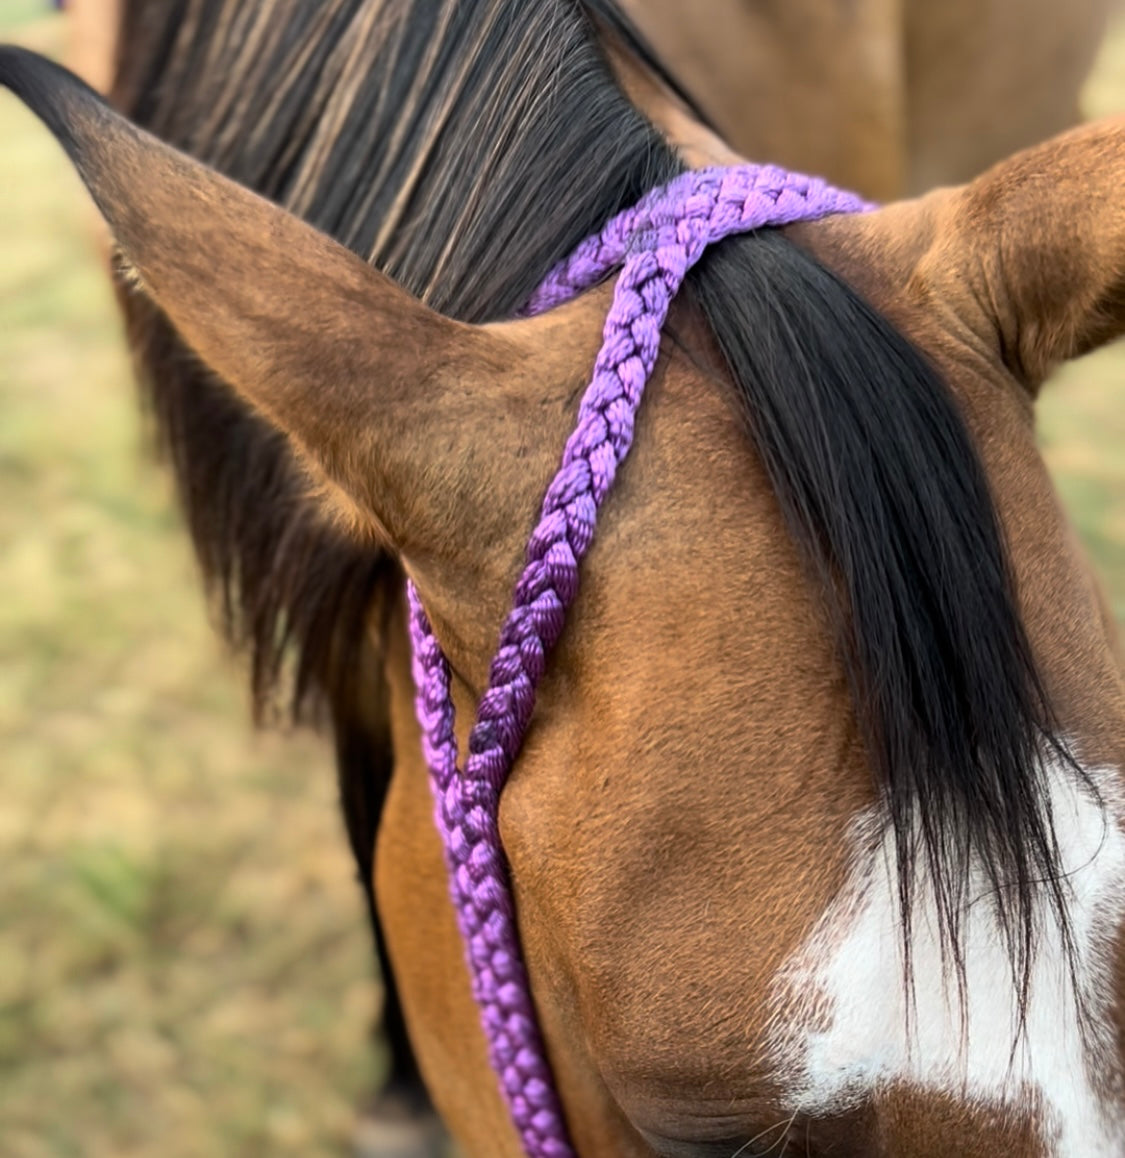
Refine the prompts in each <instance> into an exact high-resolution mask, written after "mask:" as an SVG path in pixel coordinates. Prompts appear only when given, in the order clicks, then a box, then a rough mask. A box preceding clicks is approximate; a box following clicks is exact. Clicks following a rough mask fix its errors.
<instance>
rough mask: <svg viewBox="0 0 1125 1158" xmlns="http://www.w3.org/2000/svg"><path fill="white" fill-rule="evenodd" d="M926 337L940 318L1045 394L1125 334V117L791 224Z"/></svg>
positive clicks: (945, 328) (944, 327) (946, 328)
mask: <svg viewBox="0 0 1125 1158" xmlns="http://www.w3.org/2000/svg"><path fill="white" fill-rule="evenodd" d="M792 233H793V235H794V237H795V239H796V240H798V241H799V242H801V243H802V244H807V245H808V247H809V248H810V249H812V250H813V251H814V252H815V253H816V254H817V256H818V257H820V258H821V259H822V260H824V261H825V262H826V263H827V264H828V265H829V266H832V267H834V268H836V269H838V270H839V272H841V273H842V274H844V276H846V277H847V278H848V280H849V281H851V282H853V283H854V284H855V285H856V287H857V288H858V289H860V290H861V291H862V292H865V293H866V294H867V295H868V296H869V297H870V298H871V299H872V300H873V301H874V303H875V304H876V305H878V306H879V307H880V308H882V309H884V310H885V311H886V312H887V313H888V314H889V315H890V316H891V317H892V318H894V319H895V320H896V321H898V322H899V323H900V324H902V326H903V328H904V329H905V330H907V332H909V333H910V334H912V335H914V336H921V337H923V338H924V337H925V335H926V334H927V333H929V334H931V335H932V334H936V333H937V331H938V330H941V331H942V333H943V334H944V336H946V337H951V338H953V339H954V340H955V341H957V342H960V343H961V344H962V345H963V346H964V345H969V346H971V347H973V348H974V349H975V350H976V351H977V352H978V353H981V354H986V355H987V356H989V357H990V358H991V359H992V360H994V361H995V360H999V361H1000V362H1001V363H1002V364H1003V366H1004V368H1005V369H1006V370H1007V371H1008V372H1010V373H1011V374H1013V375H1014V376H1015V377H1016V378H1017V379H1018V380H1019V381H1020V382H1021V383H1022V384H1023V385H1024V386H1025V387H1027V389H1028V390H1029V391H1031V392H1032V393H1033V394H1034V392H1035V391H1036V390H1037V389H1038V388H1039V386H1040V385H1041V384H1042V382H1043V380H1044V379H1045V378H1046V376H1047V375H1048V374H1049V373H1050V371H1051V370H1052V368H1053V367H1054V366H1056V365H1057V364H1058V363H1060V362H1063V361H1066V360H1067V359H1069V358H1075V357H1078V356H1079V355H1081V354H1084V353H1087V352H1089V351H1090V350H1093V349H1095V348H1096V347H1098V346H1101V345H1104V344H1105V343H1106V342H1109V341H1111V340H1113V339H1114V338H1117V337H1120V336H1122V335H1123V334H1125V117H1117V118H1112V119H1109V120H1106V121H1100V122H1097V123H1095V124H1091V125H1086V126H1083V127H1082V128H1079V129H1076V130H1073V131H1072V132H1069V133H1065V134H1063V135H1062V136H1060V137H1056V138H1054V139H1053V140H1050V141H1047V142H1046V143H1045V144H1042V145H1038V146H1036V147H1035V148H1032V149H1028V150H1026V151H1025V152H1022V153H1018V154H1016V155H1015V156H1014V157H1011V158H1009V159H1008V160H1005V161H1002V162H1001V163H1000V164H998V165H996V166H995V167H994V168H992V169H990V170H989V171H988V172H987V173H985V174H984V175H983V176H981V177H978V178H977V179H976V180H975V181H972V182H971V183H969V184H968V185H964V186H961V187H959V188H955V189H939V190H936V191H935V192H933V193H930V194H928V195H927V196H925V197H922V198H919V199H918V200H916V201H905V202H900V203H898V204H895V205H890V206H888V207H886V208H885V209H882V210H879V211H878V212H876V213H872V214H869V215H866V216H864V217H856V218H833V219H830V220H825V221H822V222H815V223H813V224H811V225H808V226H800V227H797V228H796V229H794V230H793V231H792Z"/></svg>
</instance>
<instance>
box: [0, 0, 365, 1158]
mask: <svg viewBox="0 0 1125 1158" xmlns="http://www.w3.org/2000/svg"><path fill="white" fill-rule="evenodd" d="M43 9H44V5H43V4H42V3H41V2H40V0H36V2H34V3H31V2H27V3H22V0H21V2H20V3H13V0H0V39H3V38H5V37H6V36H11V35H12V33H13V31H16V32H17V33H18V36H19V38H20V39H21V40H23V41H25V42H28V43H31V44H33V45H35V46H37V47H42V48H49V49H55V48H58V47H59V46H60V34H61V29H62V25H61V22H60V21H59V19H58V18H54V17H47V18H44V16H43ZM21 16H22V17H23V19H22V20H20V19H18V18H19V17H21ZM92 225H93V218H92V212H91V210H90V209H89V207H88V200H87V198H86V197H85V194H84V192H83V191H82V189H81V187H80V185H79V183H78V181H77V178H75V176H74V175H73V173H72V171H71V169H70V166H69V165H68V164H67V163H66V162H65V160H64V158H63V156H62V154H61V151H60V150H59V148H58V146H57V145H56V144H55V143H54V141H53V139H52V138H51V137H50V136H49V134H48V133H46V132H45V131H44V129H43V128H42V126H41V125H40V124H39V122H38V121H36V120H35V119H34V118H33V117H31V116H30V115H29V114H28V113H27V112H26V111H25V110H24V108H23V107H22V106H21V105H20V104H19V103H18V102H17V101H15V100H13V99H11V98H10V97H9V95H8V94H7V93H6V92H5V93H2V94H0V864H2V865H3V871H2V872H0V1155H3V1158H17V1156H18V1158H33V1156H40V1155H42V1156H44V1158H45V1156H47V1155H51V1156H52V1158H54V1156H59V1158H63V1156H71V1155H75V1156H77V1155H83V1156H91V1158H94V1156H97V1158H101V1156H105V1158H127V1156H130V1155H142V1154H143V1155H153V1154H161V1155H163V1156H165V1158H189V1156H195V1158H198V1156H212V1155H235V1154H237V1155H257V1154H269V1155H275V1154H276V1155H285V1154H294V1155H296V1154H301V1155H302V1156H305V1155H322V1154H324V1155H327V1154H338V1153H341V1152H343V1150H344V1146H345V1142H346V1139H347V1137H348V1134H349V1130H350V1126H351V1121H352V1115H353V1107H354V1105H355V1103H356V1102H357V1101H358V1100H359V1098H360V1097H361V1096H362V1094H363V1093H365V1092H367V1091H368V1090H369V1089H370V1087H371V1084H372V1081H373V1077H374V1074H373V1070H374V1066H375V1064H376V1059H375V1057H374V1054H373V1052H372V1051H371V1049H370V1047H369V1045H368V1043H367V1034H368V1032H369V1027H370V1024H371V1020H372V1017H373V1014H374V1011H375V1004H376V1000H377V992H376V988H375V985H374V982H373V980H372V977H373V966H372V964H371V952H370V938H369V934H368V932H367V929H366V918H365V917H364V915H363V912H362V909H361V904H360V897H359V894H358V890H357V888H356V886H355V884H354V883H353V872H352V868H351V863H350V858H349V855H348V854H347V853H346V847H345V842H344V840H343V834H342V825H341V822H340V820H339V818H338V809H337V806H336V802H335V788H334V776H333V773H332V770H331V765H330V763H329V759H328V753H327V750H326V746H325V745H324V744H322V743H321V742H318V741H317V740H316V739H314V738H312V737H310V736H308V735H294V736H277V735H254V734H253V733H252V732H251V730H250V728H249V727H248V725H247V702H246V701H247V697H246V695H245V692H244V685H245V680H244V679H243V678H242V676H241V673H240V672H239V671H238V670H237V668H236V667H235V665H233V664H232V663H231V662H230V661H229V660H227V659H226V658H225V657H224V656H223V654H222V650H221V646H220V644H219V643H218V641H217V638H216V636H215V634H214V632H213V631H212V630H211V628H210V626H209V624H208V622H207V619H206V613H205V610H204V607H203V601H202V599H201V598H200V591H199V582H198V577H197V574H196V571H195V566H194V563H193V561H192V558H191V556H190V552H189V549H188V546H187V541H186V535H185V533H184V532H183V531H182V529H181V526H180V521H179V519H178V517H177V516H176V515H175V514H174V512H173V505H172V500H171V494H170V486H169V483H168V478H167V474H166V472H165V471H164V470H162V469H159V468H157V467H156V466H155V465H153V464H152V462H151V460H150V458H149V456H148V455H147V454H146V453H145V450H144V447H145V440H144V437H143V432H142V430H141V428H140V420H139V418H138V408H137V406H136V403H135V399H134V392H133V389H132V384H131V378H130V373H129V369H128V365H127V362H126V357H125V354H124V351H123V349H122V343H121V340H120V334H119V324H118V319H117V312H116V307H115V305H114V303H113V301H112V299H111V297H110V294H109V292H108V287H107V283H106V279H105V277H104V275H103V272H102V268H101V264H100V256H99V253H98V250H97V245H96V241H95V233H94V231H93V229H92V228H91V227H92Z"/></svg>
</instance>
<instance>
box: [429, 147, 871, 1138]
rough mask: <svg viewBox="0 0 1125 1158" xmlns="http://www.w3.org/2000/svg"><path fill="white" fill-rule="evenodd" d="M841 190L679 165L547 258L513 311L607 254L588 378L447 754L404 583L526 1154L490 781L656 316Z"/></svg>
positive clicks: (553, 299)
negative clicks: (711, 263) (551, 263)
mask: <svg viewBox="0 0 1125 1158" xmlns="http://www.w3.org/2000/svg"><path fill="white" fill-rule="evenodd" d="M870 208H871V206H869V205H867V204H866V203H865V202H863V201H862V200H861V199H860V198H858V197H856V196H855V195H854V194H851V193H845V192H842V191H840V190H838V189H834V188H832V187H831V186H829V185H827V184H825V183H824V182H823V181H821V180H819V179H816V178H810V177H803V176H800V175H799V174H796V173H788V172H786V171H784V170H782V169H777V168H773V167H771V166H757V165H745V166H739V167H738V168H731V169H706V170H702V171H697V172H689V173H684V174H683V175H681V176H680V177H678V178H676V179H675V180H674V181H672V182H671V183H670V184H668V185H666V186H664V187H663V188H660V189H654V190H653V191H652V192H650V193H649V194H647V196H645V197H644V198H643V199H642V200H641V201H640V202H639V203H638V204H637V205H636V206H634V207H633V208H632V209H627V210H625V211H624V212H622V213H620V214H618V215H617V216H616V217H614V218H613V220H611V221H610V222H609V224H608V225H606V227H605V228H604V229H603V230H602V231H601V233H599V234H597V235H596V236H594V237H590V238H588V239H587V240H586V241H584V242H583V243H582V244H581V245H579V247H578V248H577V249H576V250H575V251H574V253H573V254H572V255H571V256H570V257H569V258H567V259H566V260H565V261H563V262H562V263H561V264H560V265H558V266H556V267H555V269H554V270H552V271H551V273H550V274H549V275H548V276H547V279H546V281H544V283H543V284H542V286H540V288H539V289H538V290H537V291H536V293H535V295H534V296H533V297H532V299H531V301H530V302H529V303H528V305H527V307H526V308H525V309H524V311H523V312H524V314H525V315H534V314H539V313H542V312H544V311H545V310H549V309H551V308H552V307H553V306H557V305H560V304H562V303H563V302H566V301H569V300H570V299H571V298H574V297H576V296H577V295H578V294H580V293H582V292H583V291H585V290H587V289H589V288H590V287H592V286H594V285H596V284H597V283H598V282H600V281H602V280H603V279H604V278H605V277H606V276H607V275H608V274H609V273H611V272H612V271H613V270H615V269H617V268H619V267H620V270H621V272H620V274H619V275H618V278H617V284H616V287H615V289H614V294H613V304H612V305H611V306H610V310H609V315H608V316H607V318H606V322H605V329H604V340H603V343H602V348H601V351H600V352H599V354H598V357H597V361H596V362H595V364H594V373H593V378H592V380H591V382H590V385H589V387H587V390H586V393H585V395H584V396H583V399H582V404H581V407H580V408H579V412H578V422H577V426H576V428H575V430H574V433H573V434H572V435H571V436H570V439H569V441H568V442H567V444H566V449H565V450H564V452H563V457H562V465H561V466H560V468H559V471H558V474H556V475H555V478H554V481H553V482H552V483H551V485H550V487H548V489H547V495H546V497H545V498H544V500H543V508H542V512H541V514H540V517H539V522H538V524H537V526H536V527H535V530H534V531H533V532H532V535H531V539H530V541H529V543H528V546H527V564H526V566H525V567H524V571H523V574H522V575H521V576H520V579H519V582H518V583H517V584H516V589H515V595H514V597H513V600H512V610H511V612H510V614H509V615H508V618H507V620H506V622H505V623H504V626H503V630H502V631H501V633H500V645H499V648H498V649H497V652H496V656H495V658H494V659H493V661H492V668H491V672H490V676H489V686H488V690H487V691H486V692H485V693H484V696H483V698H482V699H481V702H480V706H479V708H478V709H477V719H476V723H475V724H474V726H473V730H472V733H471V738H470V741H469V756H468V759H467V760H466V761H465V766H464V769H459V768H458V767H457V740H456V737H455V735H454V711H453V700H452V698H451V695H450V676H449V665H448V664H447V662H446V659H445V656H444V654H443V653H442V650H441V646H440V644H439V643H438V641H437V640H436V639H435V637H434V634H433V631H432V629H431V627H430V623H429V620H428V619H427V617H426V613H425V611H424V610H423V609H422V604H421V601H420V600H419V597H418V592H417V590H416V589H415V588H414V585H413V584H412V583H410V584H408V586H407V594H408V598H409V603H410V637H411V643H412V645H413V655H414V661H413V671H414V681H415V686H416V689H417V691H416V699H415V707H416V711H417V715H418V722H419V724H420V725H421V728H422V739H423V748H424V751H425V756H426V761H427V763H428V765H429V768H430V778H431V785H432V788H433V792H434V798H435V802H436V820H437V826H438V829H439V830H440V832H441V836H442V840H443V841H444V843H445V853H446V861H447V864H448V867H449V878H450V892H451V894H452V898H453V905H454V908H455V909H456V911H457V918H458V923H459V925H460V928H461V936H462V937H463V938H464V941H465V946H466V951H467V955H468V963H469V971H470V974H471V976H472V988H473V997H474V999H475V1000H476V1003H477V1005H478V1006H479V1007H480V1013H481V1021H482V1023H483V1026H484V1032H485V1036H486V1037H487V1039H488V1047H489V1053H490V1056H491V1060H492V1066H493V1069H495V1071H496V1074H497V1076H498V1077H499V1079H500V1085H501V1089H502V1091H503V1095H504V1098H505V1100H506V1101H507V1103H508V1107H509V1109H510V1111H511V1115H512V1120H513V1122H514V1123H515V1126H516V1129H517V1130H518V1131H519V1134H520V1137H521V1139H522V1140H523V1146H524V1151H525V1152H526V1154H527V1155H529V1158H564V1156H572V1155H573V1153H574V1151H573V1149H572V1147H571V1145H570V1142H569V1139H568V1136H567V1129H566V1123H565V1120H564V1118H563V1112H562V1106H561V1103H560V1101H559V1097H558V1094H557V1093H556V1091H555V1086H554V1081H553V1078H552V1075H551V1069H550V1064H549V1062H548V1060H547V1056H546V1052H545V1050H544V1047H543V1040H542V1036H541V1034H540V1032H539V1026H538V1022H537V1020H536V1015H535V1006H534V1004H533V1002H532V998H531V992H530V988H529V985H528V978H527V972H526V969H525V967H524V963H523V956H522V954H521V951H520V940H519V929H518V927H517V923H516V914H515V908H514V905H513V902H512V893H511V887H510V881H509V876H508V866H507V861H506V860H505V857H504V851H503V849H502V848H501V846H500V831H499V825H498V813H499V805H500V793H501V792H502V790H503V788H504V784H505V782H506V781H507V779H508V774H509V772H510V771H511V768H512V764H513V762H514V761H515V758H516V756H517V755H518V754H519V751H520V747H521V745H522V743H523V738H524V733H525V732H526V730H527V726H528V723H529V722H530V720H531V713H532V709H533V708H534V706H535V689H536V687H537V686H538V684H539V681H540V679H541V678H542V676H543V672H544V670H545V669H546V666H547V657H548V656H549V654H550V652H551V649H552V648H553V647H554V645H555V644H556V642H557V641H558V639H559V636H560V635H561V634H562V630H563V625H564V623H565V620H566V611H567V608H568V607H569V606H570V604H571V603H572V602H573V600H574V597H575V595H576V594H577V591H578V565H579V562H580V561H581V559H582V557H583V556H584V555H585V554H586V552H587V551H588V550H589V548H590V543H591V542H592V540H593V537H594V525H595V521H596V519H597V513H598V508H599V507H600V506H601V503H602V501H603V499H604V498H605V496H606V494H607V493H608V491H609V488H610V486H611V485H612V483H613V479H614V475H615V474H616V473H617V468H618V467H619V466H620V465H621V463H622V461H623V460H624V458H625V455H626V454H627V453H628V452H629V447H630V445H631V444H632V441H633V421H634V417H635V415H636V413H637V407H638V406H639V405H640V401H641V396H642V394H643V393H644V388H645V383H646V382H647V381H648V379H649V375H650V374H651V373H652V370H653V367H654V366H655V364H656V359H657V356H658V354H659V352H660V331H661V328H662V327H663V325H664V320H665V318H666V317H667V316H668V308H669V306H670V304H671V302H672V299H673V297H675V295H676V292H677V290H679V288H680V286H681V284H682V283H683V280H684V277H685V276H686V274H687V272H688V270H690V269H691V267H692V266H693V265H694V264H695V263H696V262H697V261H698V260H699V258H700V257H701V256H702V254H703V251H704V250H705V249H706V248H707V246H708V245H710V244H712V243H713V242H716V241H719V240H721V239H722V238H724V237H728V236H730V235H731V234H733V233H747V232H749V231H751V230H754V229H759V228H761V227H763V226H780V225H788V224H791V223H793V222H797V221H811V220H813V219H815V218H819V217H825V216H828V215H829V214H833V213H857V212H863V211H865V210H867V209H870Z"/></svg>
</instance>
